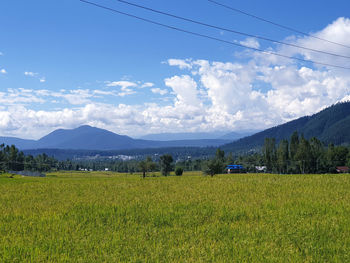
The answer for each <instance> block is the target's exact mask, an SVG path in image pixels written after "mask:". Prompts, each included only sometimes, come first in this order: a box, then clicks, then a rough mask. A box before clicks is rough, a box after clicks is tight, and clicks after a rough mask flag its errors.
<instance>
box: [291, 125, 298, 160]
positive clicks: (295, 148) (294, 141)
mask: <svg viewBox="0 0 350 263" xmlns="http://www.w3.org/2000/svg"><path fill="white" fill-rule="evenodd" d="M298 147H299V135H298V132H297V131H295V132H293V134H292V136H291V137H290V159H291V160H294V156H295V154H296V153H297V151H298Z"/></svg>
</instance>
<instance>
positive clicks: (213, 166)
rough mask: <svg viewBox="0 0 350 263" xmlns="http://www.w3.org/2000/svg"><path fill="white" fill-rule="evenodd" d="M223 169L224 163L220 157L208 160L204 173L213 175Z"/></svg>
mask: <svg viewBox="0 0 350 263" xmlns="http://www.w3.org/2000/svg"><path fill="white" fill-rule="evenodd" d="M223 170H224V164H223V162H222V161H221V160H220V159H217V158H215V159H212V160H209V161H208V162H207V164H206V166H205V169H204V173H205V174H206V175H210V176H211V177H213V176H214V175H215V174H220V173H222V171H223Z"/></svg>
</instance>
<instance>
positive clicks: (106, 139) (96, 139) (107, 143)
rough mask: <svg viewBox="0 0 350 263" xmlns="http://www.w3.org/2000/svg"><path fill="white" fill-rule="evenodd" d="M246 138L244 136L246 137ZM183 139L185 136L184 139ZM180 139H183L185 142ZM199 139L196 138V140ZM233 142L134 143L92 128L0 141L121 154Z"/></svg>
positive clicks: (25, 146)
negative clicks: (119, 151)
mask: <svg viewBox="0 0 350 263" xmlns="http://www.w3.org/2000/svg"><path fill="white" fill-rule="evenodd" d="M242 136H243V135H242ZM182 137H183V136H182ZM182 137H181V135H179V138H182ZM194 137H195V136H194ZM230 141H232V140H229V139H187V140H185V139H182V140H167V141H165V140H163V141H161V140H159V141H158V140H143V139H133V138H131V137H128V136H125V135H119V134H116V133H113V132H110V131H107V130H104V129H100V128H95V127H91V126H88V125H85V126H81V127H78V128H76V129H71V130H66V129H58V130H55V131H53V132H51V133H50V134H48V135H46V136H44V137H42V138H41V139H39V140H24V139H19V138H13V137H0V143H5V144H14V145H16V146H17V147H18V148H19V149H21V150H27V149H75V150H120V149H144V148H161V147H206V146H219V145H223V144H225V143H228V142H230Z"/></svg>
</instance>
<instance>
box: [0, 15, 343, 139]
mask: <svg viewBox="0 0 350 263" xmlns="http://www.w3.org/2000/svg"><path fill="white" fill-rule="evenodd" d="M314 34H315V35H316V36H319V37H322V38H327V39H331V40H332V41H336V42H340V43H343V44H344V45H350V20H349V19H347V18H339V19H337V20H336V21H334V22H333V23H331V24H330V25H328V26H327V27H326V28H325V29H323V30H321V31H319V32H316V33H314ZM285 41H289V42H290V43H294V44H298V45H304V46H307V47H310V48H315V49H323V50H329V51H331V52H333V53H339V54H343V55H346V56H350V49H346V48H344V47H342V46H337V45H334V44H330V43H328V44H327V43H324V42H320V40H317V39H314V38H310V37H296V36H291V37H289V38H287V39H286V40H285ZM244 42H246V43H248V44H249V45H250V46H252V45H255V47H257V46H258V44H259V43H258V42H255V40H254V39H247V40H245V41H244ZM269 50H271V51H273V52H279V53H283V54H286V55H295V56H299V57H302V58H305V59H313V60H318V61H322V62H325V63H331V64H340V65H344V66H349V67H350V65H349V64H348V63H350V62H349V60H346V59H344V58H336V57H331V56H326V55H323V54H317V53H314V52H311V51H305V50H300V49H296V48H292V47H286V46H280V45H277V46H276V47H274V48H269ZM242 56H243V60H241V58H242ZM167 63H168V64H169V65H170V66H176V67H179V68H180V69H182V70H184V74H183V75H172V76H167V77H164V83H165V85H166V86H167V87H168V88H169V89H171V92H170V94H169V97H170V96H172V97H171V100H169V101H168V102H167V103H162V104H156V103H143V104H139V105H127V104H118V103H116V104H112V103H111V104H107V103H105V104H101V103H97V102H96V100H95V99H96V98H99V97H100V96H126V95H130V94H133V93H135V90H134V89H135V88H137V87H139V88H141V87H144V88H150V89H149V90H148V89H145V90H143V91H142V92H145V94H147V93H146V92H149V93H151V92H152V93H157V94H161V95H165V94H166V91H167V90H166V89H160V88H153V86H154V85H153V83H144V84H142V83H141V82H131V81H113V82H111V81H109V82H106V83H105V84H106V85H105V87H104V89H101V90H88V89H76V90H68V89H67V90H60V91H57V92H53V91H49V90H33V91H30V90H29V89H28V90H24V89H23V90H11V89H8V90H7V91H6V92H3V91H2V92H0V104H1V105H2V108H0V132H1V133H2V134H5V133H7V132H8V133H9V132H11V133H12V134H15V133H17V134H21V135H26V134H27V135H30V134H32V133H33V134H34V135H35V136H36V137H40V136H41V135H44V134H46V133H47V132H50V131H52V130H53V129H55V128H62V127H64V128H73V127H76V126H79V125H82V124H90V125H93V126H98V127H101V128H106V129H109V130H112V131H115V132H117V133H122V134H128V135H140V134H144V133H152V132H157V133H159V132H169V131H172V132H176V131H192V132H194V131H203V130H206V131H210V130H218V129H222V130H239V129H252V128H253V129H263V128H268V127H271V126H273V125H277V124H280V123H283V122H286V121H290V120H292V119H295V118H298V117H301V116H304V115H310V114H313V113H315V112H318V111H319V110H321V109H323V108H325V107H327V106H330V105H332V104H334V103H336V102H339V101H348V100H349V99H350V75H349V72H348V71H345V70H339V69H334V68H331V67H319V66H317V65H312V64H303V65H301V64H300V63H297V62H295V61H292V60H287V59H283V58H278V57H276V56H272V55H266V54H263V53H257V52H242V54H241V56H240V57H239V58H237V59H235V60H233V61H231V62H220V61H208V60H192V59H186V58H185V59H169V60H168V61H167ZM162 93H163V94H162ZM168 93H169V92H168ZM59 98H60V99H63V100H65V101H67V102H69V103H70V104H71V105H73V106H74V107H69V106H67V107H66V108H64V109H59V110H45V111H44V110H41V111H40V110H34V109H31V107H30V104H25V102H26V101H27V102H28V101H33V102H34V101H37V102H40V101H41V100H44V101H45V100H46V99H47V100H50V101H51V100H58V99H59ZM17 100H19V101H22V105H18V102H17V103H16V101H17ZM11 102H12V103H11ZM28 103H29V102H28ZM14 127H17V130H13V129H14ZM26 127H30V129H29V128H28V130H26ZM10 130H11V131H10ZM145 131H147V132H145Z"/></svg>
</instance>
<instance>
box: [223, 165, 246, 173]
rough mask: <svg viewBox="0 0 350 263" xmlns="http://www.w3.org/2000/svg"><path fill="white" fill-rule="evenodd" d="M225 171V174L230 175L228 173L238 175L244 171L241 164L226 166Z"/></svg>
mask: <svg viewBox="0 0 350 263" xmlns="http://www.w3.org/2000/svg"><path fill="white" fill-rule="evenodd" d="M225 169H226V170H227V173H228V174H230V173H239V172H241V171H243V170H244V167H243V165H241V164H230V165H227V166H226V168H225Z"/></svg>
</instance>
